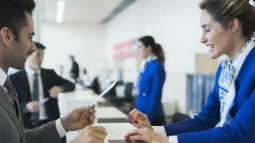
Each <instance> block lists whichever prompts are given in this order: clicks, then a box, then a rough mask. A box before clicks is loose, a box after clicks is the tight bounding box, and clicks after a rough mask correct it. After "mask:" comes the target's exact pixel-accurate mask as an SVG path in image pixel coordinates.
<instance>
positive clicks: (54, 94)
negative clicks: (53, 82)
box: [49, 86, 63, 98]
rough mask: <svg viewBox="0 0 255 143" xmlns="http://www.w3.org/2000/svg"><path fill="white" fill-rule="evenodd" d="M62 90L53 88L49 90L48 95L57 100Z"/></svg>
mask: <svg viewBox="0 0 255 143" xmlns="http://www.w3.org/2000/svg"><path fill="white" fill-rule="evenodd" d="M62 91H63V90H62V88H61V87H59V86H53V87H52V88H51V89H50V90H49V94H50V97H51V98H57V97H58V94H59V93H61V92H62Z"/></svg>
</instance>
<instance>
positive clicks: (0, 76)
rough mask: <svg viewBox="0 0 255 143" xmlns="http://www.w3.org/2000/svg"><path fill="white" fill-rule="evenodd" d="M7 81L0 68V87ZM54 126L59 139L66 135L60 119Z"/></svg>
mask: <svg viewBox="0 0 255 143" xmlns="http://www.w3.org/2000/svg"><path fill="white" fill-rule="evenodd" d="M6 79H7V74H6V73H5V72H4V71H3V70H2V68H0V86H2V87H3V86H4V83H5V81H6ZM55 125H56V129H57V131H58V135H59V137H61V138H62V137H64V136H65V135H66V130H65V129H64V128H63V125H62V124H61V121H60V119H57V121H56V122H55Z"/></svg>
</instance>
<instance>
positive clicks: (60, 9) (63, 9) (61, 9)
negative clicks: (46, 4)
mask: <svg viewBox="0 0 255 143" xmlns="http://www.w3.org/2000/svg"><path fill="white" fill-rule="evenodd" d="M57 11H65V7H57Z"/></svg>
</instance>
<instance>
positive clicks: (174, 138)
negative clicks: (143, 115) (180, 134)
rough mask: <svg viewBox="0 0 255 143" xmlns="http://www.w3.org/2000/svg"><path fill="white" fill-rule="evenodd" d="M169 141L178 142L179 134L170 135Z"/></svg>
mask: <svg viewBox="0 0 255 143" xmlns="http://www.w3.org/2000/svg"><path fill="white" fill-rule="evenodd" d="M169 143H178V138H177V136H169Z"/></svg>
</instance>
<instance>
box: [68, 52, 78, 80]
mask: <svg viewBox="0 0 255 143" xmlns="http://www.w3.org/2000/svg"><path fill="white" fill-rule="evenodd" d="M69 58H70V60H71V62H72V67H71V71H70V76H71V78H72V79H74V81H75V83H76V82H77V79H78V78H79V72H80V70H79V65H78V63H77V62H76V61H75V59H74V56H73V55H70V57H69Z"/></svg>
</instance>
